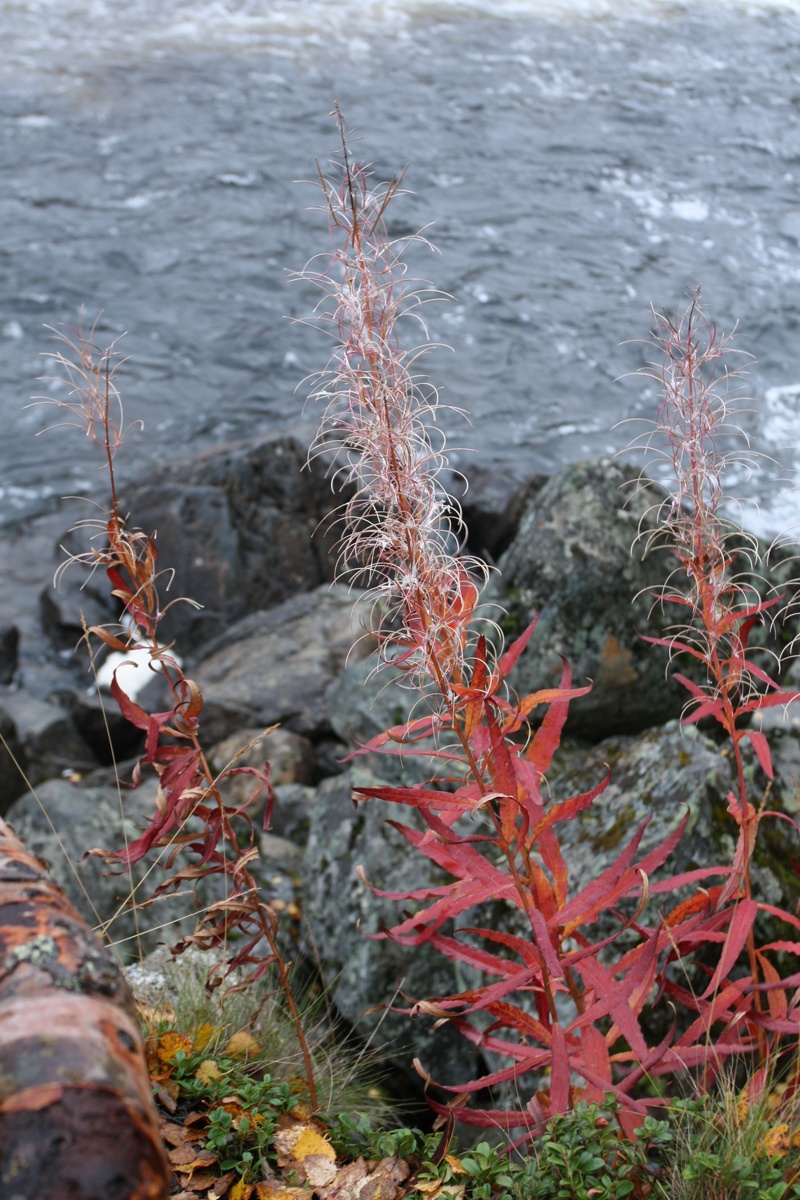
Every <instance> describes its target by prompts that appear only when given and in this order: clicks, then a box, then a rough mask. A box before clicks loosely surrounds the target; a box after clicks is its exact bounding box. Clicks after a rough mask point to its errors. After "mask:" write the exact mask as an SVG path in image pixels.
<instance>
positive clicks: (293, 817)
mask: <svg viewBox="0 0 800 1200" xmlns="http://www.w3.org/2000/svg"><path fill="white" fill-rule="evenodd" d="M315 797H316V790H315V789H314V788H312V787H305V786H304V785H303V784H300V783H284V784H279V785H278V786H277V787H276V788H275V804H274V806H273V809H272V820H271V822H270V826H269V827H270V831H271V832H273V833H275V834H276V835H277V836H278V837H281V838H288V840H289V841H290V842H292V843H293V844H294V845H295V846H305V845H306V843H307V842H308V833H309V829H310V826H311V813H312V810H313V808H314V802H315Z"/></svg>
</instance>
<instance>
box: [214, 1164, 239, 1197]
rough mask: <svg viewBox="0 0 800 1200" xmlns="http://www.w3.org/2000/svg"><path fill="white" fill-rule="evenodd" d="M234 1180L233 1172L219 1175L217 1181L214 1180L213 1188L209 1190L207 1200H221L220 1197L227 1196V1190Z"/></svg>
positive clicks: (234, 1173) (234, 1174)
mask: <svg viewBox="0 0 800 1200" xmlns="http://www.w3.org/2000/svg"><path fill="white" fill-rule="evenodd" d="M235 1178H236V1172H235V1171H228V1172H227V1173H226V1174H225V1175H220V1177H219V1179H215V1180H214V1184H213V1187H210V1188H209V1190H208V1197H207V1200H222V1197H223V1196H225V1195H227V1192H228V1188H229V1187H230V1186H231V1184H232V1183H233V1181H234V1179H235Z"/></svg>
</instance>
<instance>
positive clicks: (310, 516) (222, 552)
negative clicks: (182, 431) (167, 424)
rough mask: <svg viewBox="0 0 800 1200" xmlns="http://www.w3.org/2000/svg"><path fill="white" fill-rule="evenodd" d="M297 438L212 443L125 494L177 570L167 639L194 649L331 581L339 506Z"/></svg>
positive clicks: (163, 560) (163, 562)
mask: <svg viewBox="0 0 800 1200" xmlns="http://www.w3.org/2000/svg"><path fill="white" fill-rule="evenodd" d="M305 464H306V450H305V448H304V447H303V446H302V445H301V444H300V443H299V442H298V441H296V440H295V439H294V438H292V437H270V438H266V439H263V440H261V441H258V442H255V443H252V442H248V443H235V444H232V445H227V446H222V447H219V446H216V447H214V448H212V449H211V450H208V451H205V452H204V453H201V454H198V455H195V456H193V457H191V458H187V459H184V460H182V461H178V462H176V463H175V464H174V465H173V466H172V468H171V469H170V474H169V478H168V479H165V480H162V481H160V482H156V483H155V484H154V483H153V481H152V480H147V481H146V482H142V483H141V484H140V485H139V486H130V487H128V488H127V489H126V491H125V496H124V500H123V506H124V509H125V511H128V512H129V513H130V515H131V520H132V522H133V523H134V524H135V525H137V526H139V527H140V528H142V529H144V530H145V532H148V533H149V532H151V531H157V535H158V536H157V539H156V545H157V548H158V555H159V566H162V567H164V568H166V569H168V570H170V571H171V572H174V578H173V580H172V583H171V585H170V596H171V597H174V596H187V597H189V598H190V599H192V600H194V601H196V602H197V603H198V604H201V605H202V606H203V607H202V609H200V610H198V609H194V608H192V607H191V606H189V605H186V604H179V605H176V606H175V607H174V608H173V609H172V610H171V611H170V613H169V614H168V616H167V618H166V619H165V621H164V623H163V626H162V633H163V636H164V637H166V638H169V639H172V638H179V639H180V643H181V646H182V647H184V648H185V647H187V646H191V645H197V644H198V643H199V642H201V641H204V640H208V639H210V638H211V637H213V636H214V635H215V634H217V633H219V632H220V631H222V630H224V629H225V628H227V627H228V626H229V625H230V624H231V623H232V622H233V621H236V620H237V619H238V618H239V617H242V616H244V615H245V614H247V613H250V612H254V611H257V610H260V609H266V608H270V607H272V606H273V605H276V604H279V603H281V602H282V601H283V600H286V599H287V598H288V597H289V596H293V595H295V594H296V593H298V592H307V591H311V590H313V589H314V588H317V587H318V586H319V585H320V584H321V583H324V582H326V581H330V580H332V579H333V573H334V558H333V556H332V554H331V550H332V546H333V543H334V541H335V535H334V534H333V533H332V532H331V530H330V528H329V525H328V524H326V521H325V518H326V517H328V515H329V514H330V513H331V512H332V510H333V509H335V508H336V507H337V504H338V503H339V502H340V500H339V499H337V498H336V497H335V496H334V495H333V493H332V491H331V485H330V481H329V480H328V479H327V478H326V475H325V469H324V464H317V465H315V466H312V467H311V468H306V466H305Z"/></svg>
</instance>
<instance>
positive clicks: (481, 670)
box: [464, 637, 489, 741]
mask: <svg viewBox="0 0 800 1200" xmlns="http://www.w3.org/2000/svg"><path fill="white" fill-rule="evenodd" d="M488 678H489V670H488V667H487V665H486V638H485V637H480V638H478V644H477V646H476V647H475V664H474V666H473V669H472V678H471V679H470V681H469V688H470V692H472V693H476V698H475V699H472V700H469V701H468V702H467V705H466V708H465V712H464V735H465V737H466V738H467V740H468V741H469V740H470V739H471V737H472V735H473V733H474V732H475V730H476V728H477V726H478V724H479V722H480V719H481V716H482V715H483V705H484V693H485V691H486V685H487V681H488Z"/></svg>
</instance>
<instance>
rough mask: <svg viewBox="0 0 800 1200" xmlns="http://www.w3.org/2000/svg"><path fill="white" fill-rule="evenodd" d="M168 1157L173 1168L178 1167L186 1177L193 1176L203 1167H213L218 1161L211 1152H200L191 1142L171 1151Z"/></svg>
mask: <svg viewBox="0 0 800 1200" xmlns="http://www.w3.org/2000/svg"><path fill="white" fill-rule="evenodd" d="M168 1157H169V1161H170V1162H171V1163H172V1165H173V1167H177V1168H178V1169H179V1170H180V1171H181V1173H182V1174H184V1175H191V1174H192V1173H193V1172H194V1171H199V1170H200V1168H201V1167H212V1166H213V1165H214V1163H215V1162H216V1161H217V1160H216V1158H215V1157H214V1155H213V1154H212V1153H211V1152H210V1151H209V1150H198V1149H197V1148H196V1147H195V1146H193V1145H192V1144H191V1143H190V1142H186V1143H184V1145H183V1146H176V1147H175V1149H174V1150H170V1151H169V1152H168Z"/></svg>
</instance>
